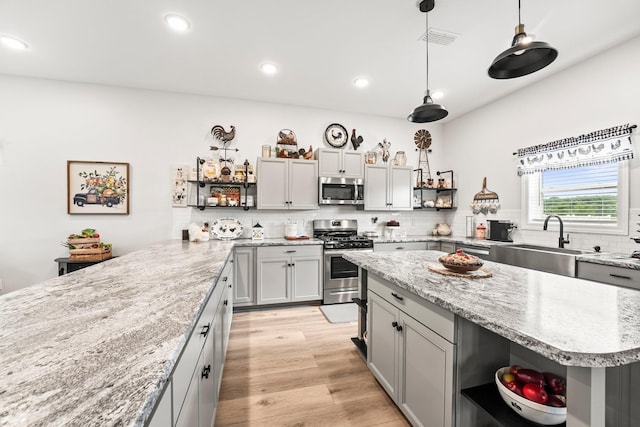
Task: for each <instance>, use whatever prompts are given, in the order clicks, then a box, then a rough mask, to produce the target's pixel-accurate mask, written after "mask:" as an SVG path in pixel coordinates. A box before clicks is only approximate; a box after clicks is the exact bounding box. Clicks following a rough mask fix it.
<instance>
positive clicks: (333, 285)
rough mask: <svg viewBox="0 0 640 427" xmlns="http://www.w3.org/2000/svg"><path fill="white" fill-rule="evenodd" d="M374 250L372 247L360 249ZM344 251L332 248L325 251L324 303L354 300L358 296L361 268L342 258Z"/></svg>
mask: <svg viewBox="0 0 640 427" xmlns="http://www.w3.org/2000/svg"><path fill="white" fill-rule="evenodd" d="M359 250H360V251H366V252H372V250H371V249H359ZM342 254H344V251H342V250H335V251H333V250H330V251H325V252H324V286H323V288H324V292H323V300H324V304H336V303H342V302H352V298H357V297H358V284H359V283H360V268H359V267H358V266H357V265H355V264H354V263H352V262H350V261H347V260H346V259H344V258H342Z"/></svg>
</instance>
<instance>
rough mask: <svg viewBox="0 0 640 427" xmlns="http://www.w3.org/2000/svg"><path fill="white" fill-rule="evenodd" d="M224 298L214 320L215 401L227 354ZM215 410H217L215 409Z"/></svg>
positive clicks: (213, 374)
mask: <svg viewBox="0 0 640 427" xmlns="http://www.w3.org/2000/svg"><path fill="white" fill-rule="evenodd" d="M224 307H225V306H224V299H222V300H221V301H220V304H219V305H218V309H217V310H216V317H215V319H214V321H213V334H212V335H213V366H212V367H211V372H212V376H213V383H214V388H215V394H214V396H215V402H217V401H218V393H219V392H220V384H221V383H222V367H223V366H224V356H225V348H224V347H225V340H226V337H225V332H224V320H223V319H224ZM214 412H215V411H214ZM214 418H215V416H214Z"/></svg>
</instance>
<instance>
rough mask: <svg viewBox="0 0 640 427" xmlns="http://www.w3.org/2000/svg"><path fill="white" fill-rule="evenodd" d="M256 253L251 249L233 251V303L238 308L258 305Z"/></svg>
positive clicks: (239, 248) (244, 248) (241, 248)
mask: <svg viewBox="0 0 640 427" xmlns="http://www.w3.org/2000/svg"><path fill="white" fill-rule="evenodd" d="M255 251H256V250H255V248H250V247H238V248H235V249H234V250H233V252H234V253H233V264H234V272H233V282H234V283H233V285H234V287H233V303H234V305H236V306H238V307H240V306H246V305H254V304H255V303H256V295H255V288H256V274H255V272H256V269H255V262H256V259H255Z"/></svg>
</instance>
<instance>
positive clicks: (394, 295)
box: [391, 292, 404, 301]
mask: <svg viewBox="0 0 640 427" xmlns="http://www.w3.org/2000/svg"><path fill="white" fill-rule="evenodd" d="M391 296H393V297H394V298H395V299H397V300H398V301H402V300H403V299H404V298H403V297H401V296H400V295H398V294H396V293H395V292H391Z"/></svg>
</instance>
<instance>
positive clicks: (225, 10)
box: [0, 0, 640, 120]
mask: <svg viewBox="0 0 640 427" xmlns="http://www.w3.org/2000/svg"><path fill="white" fill-rule="evenodd" d="M167 13H178V14H180V15H183V16H185V17H187V18H188V19H189V20H190V21H191V28H190V29H189V30H188V31H187V32H185V33H176V32H173V31H171V30H169V29H168V28H167V26H166V25H165V24H164V20H163V17H164V16H165V15H166V14H167ZM638 18H640V1H637V0H608V1H606V2H604V1H595V0H522V23H523V24H525V25H526V31H527V32H528V33H530V34H534V35H535V38H536V40H538V41H545V42H547V43H549V44H551V45H552V46H553V47H555V48H556V49H558V51H559V56H558V59H556V61H555V62H554V63H552V64H551V65H549V66H548V67H547V68H545V69H543V70H540V71H538V72H536V73H534V74H531V75H529V76H524V77H520V78H517V79H511V80H493V79H491V78H489V77H488V75H487V68H488V67H489V65H490V63H491V61H492V60H493V59H494V58H495V57H496V56H497V55H498V54H499V53H501V52H502V51H503V50H505V49H507V48H508V47H510V44H511V39H512V37H513V35H514V27H515V26H516V24H517V23H518V3H517V1H516V0H484V1H470V0H436V5H435V8H434V10H433V11H432V12H430V13H429V27H431V28H435V29H438V30H444V31H447V32H450V33H455V34H457V37H456V39H455V40H454V41H453V43H451V44H450V45H448V46H443V45H440V44H434V43H429V68H430V69H429V88H430V89H431V91H432V92H433V91H434V90H436V89H443V90H445V91H446V97H445V98H443V99H441V100H440V101H438V102H439V103H441V104H443V105H444V106H445V107H446V108H447V110H449V117H447V119H445V120H451V119H453V118H456V117H460V116H461V115H463V114H465V113H467V112H469V111H471V110H473V109H475V108H478V107H481V106H482V105H484V104H487V103H489V102H491V101H494V100H496V99H497V98H500V97H502V96H504V95H506V94H508V93H510V92H513V91H515V90H518V89H520V88H522V87H524V86H526V85H529V84H531V83H533V82H536V81H539V80H541V79H544V78H545V77H548V76H550V75H552V74H553V73H557V72H559V71H561V70H563V69H565V68H567V67H570V66H572V65H575V64H577V63H579V62H580V61H583V60H585V59H587V58H589V57H590V56H593V55H595V54H598V53H600V52H602V51H604V50H606V49H609V48H611V47H613V46H615V45H616V44H619V43H621V42H624V41H626V40H629V39H631V38H633V37H636V36H638V35H640V23H639V22H638ZM424 32H425V14H424V13H420V12H419V11H418V7H417V2H416V1H415V0H367V1H365V0H321V1H309V0H246V1H240V0H184V1H167V0H133V1H132V0H109V1H87V0H58V1H51V0H2V1H1V2H0V34H5V35H12V36H16V37H18V38H20V39H22V40H24V41H25V42H27V43H28V44H29V49H28V50H26V51H12V50H9V49H7V48H5V47H4V46H0V73H1V74H7V75H18V76H32V77H41V78H47V79H56V80H66V81H74V82H87V83H97V84H105V85H116V86H125V87H134V88H145V89H156V90H165V91H173V92H181V93H190V94H202V95H213V96H221V97H230V98H239V99H249V100H259V101H267V102H274V103H283V104H292V105H300V106H309V107H318V108H326V109H330V110H337V111H348V112H358V113H364V114H373V115H380V116H387V117H398V118H406V116H407V115H408V114H409V113H410V112H411V110H413V108H414V107H416V106H418V105H420V104H422V98H423V96H424V91H425V89H426V83H425V80H426V79H425V77H426V64H425V60H426V52H425V42H424V41H420V40H419V39H420V37H421V36H422V35H423V34H424ZM267 60H269V61H274V62H275V63H277V64H278V66H279V68H280V72H279V73H278V74H276V75H274V76H265V75H264V74H262V73H261V72H260V70H259V67H258V66H259V64H260V63H261V62H263V61H267ZM358 76H367V77H369V79H370V81H371V83H370V85H369V86H368V87H367V88H365V89H357V88H355V87H354V86H353V80H354V79H355V78H356V77H358Z"/></svg>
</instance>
